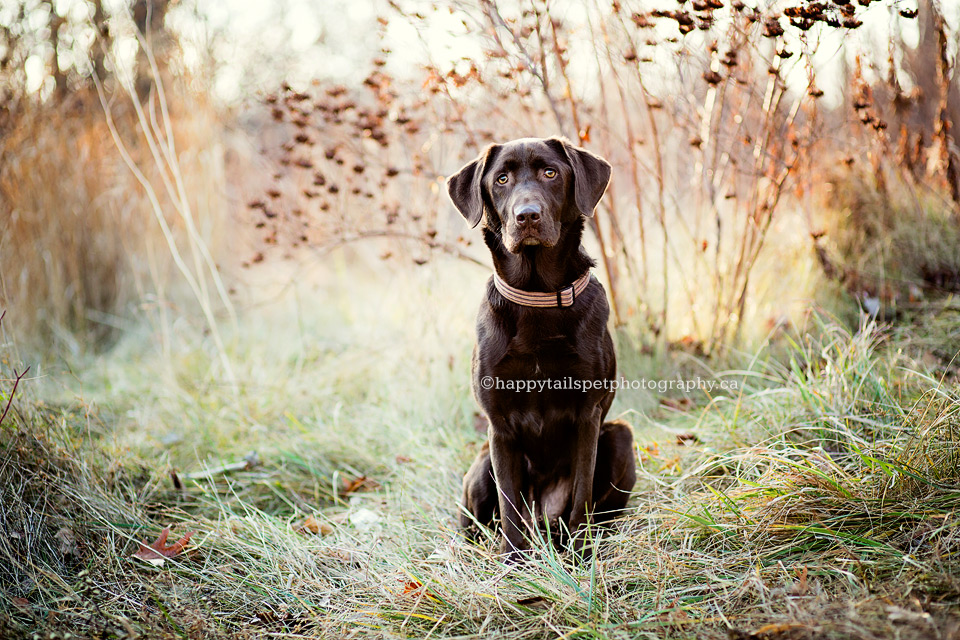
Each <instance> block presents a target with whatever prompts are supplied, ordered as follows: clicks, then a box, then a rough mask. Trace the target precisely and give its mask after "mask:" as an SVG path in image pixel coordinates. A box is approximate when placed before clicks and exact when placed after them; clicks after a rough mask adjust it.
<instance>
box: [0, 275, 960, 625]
mask: <svg viewBox="0 0 960 640" xmlns="http://www.w3.org/2000/svg"><path fill="white" fill-rule="evenodd" d="M461 271H462V270H458V269H453V268H450V267H449V266H447V268H439V269H437V270H435V271H432V270H429V269H426V270H424V269H421V270H417V271H416V272H414V273H413V274H412V275H411V274H409V273H396V274H394V275H392V276H389V277H387V279H386V280H385V281H383V282H381V283H380V284H379V285H378V286H371V285H370V283H367V284H366V285H364V283H363V282H358V281H357V280H356V278H355V277H354V278H352V279H343V280H340V281H337V280H336V279H335V280H334V281H333V283H332V284H331V283H327V285H326V286H325V287H324V288H323V289H321V290H320V291H318V292H316V293H311V289H310V288H309V287H306V286H303V285H300V286H298V287H295V288H297V295H296V296H292V297H290V298H289V299H288V300H287V302H286V303H285V305H286V306H280V307H275V308H272V309H264V310H263V311H262V312H261V313H257V314H249V315H248V316H247V317H246V318H245V319H244V324H243V326H242V327H241V329H240V331H241V334H242V335H243V336H245V338H244V339H242V340H239V341H236V342H233V344H234V345H235V346H234V348H235V349H236V351H235V352H234V353H232V354H231V355H232V357H233V359H234V361H235V362H237V363H242V364H238V371H237V374H238V379H239V380H240V381H241V385H242V390H241V393H240V394H239V395H235V394H234V393H233V392H232V391H230V390H229V389H228V388H225V387H223V386H222V385H221V384H218V381H217V377H216V374H215V372H211V370H210V369H209V366H208V362H209V355H207V354H205V352H206V351H207V350H209V348H210V345H209V338H203V337H202V335H200V333H198V334H197V335H195V336H190V335H188V336H184V346H182V347H181V348H180V349H179V350H178V351H177V352H176V353H175V354H174V355H173V361H172V362H169V361H167V360H166V356H164V355H163V354H161V353H157V352H153V351H152V350H151V349H149V348H148V349H146V350H145V349H144V348H143V347H142V346H140V345H142V344H144V343H143V341H142V340H141V339H139V338H138V336H136V335H132V336H131V337H130V340H129V341H124V342H123V343H121V344H120V345H119V348H118V350H116V351H115V352H114V354H113V355H112V356H105V357H101V358H99V359H98V360H97V361H96V362H95V363H93V362H91V363H88V364H89V365H95V366H89V367H88V368H86V369H85V370H86V371H87V372H88V373H86V374H84V375H83V376H82V377H81V379H80V380H79V381H78V382H69V381H63V385H64V386H65V387H66V388H64V387H60V388H61V391H60V392H59V393H56V389H57V385H51V384H49V382H50V381H48V383H47V384H45V385H44V387H42V388H38V387H37V386H36V383H34V384H33V385H31V386H28V387H27V390H26V395H21V396H19V397H18V398H17V400H16V407H17V410H16V411H15V412H12V413H11V417H8V419H7V421H6V422H5V423H4V424H3V425H2V426H0V438H2V449H0V480H2V482H0V486H2V487H3V491H4V495H3V504H4V505H5V506H6V508H5V510H4V515H3V517H4V519H5V521H4V523H3V525H4V531H5V532H6V536H5V537H4V538H3V539H2V541H0V558H2V561H0V566H2V567H4V568H3V571H2V574H0V598H2V601H3V604H2V606H3V613H2V617H0V620H2V624H3V625H4V627H3V628H4V632H5V633H6V634H7V635H11V636H17V635H26V634H27V633H28V632H31V631H37V632H39V633H41V634H52V635H56V634H63V633H66V632H70V633H74V634H77V633H79V634H82V635H93V636H96V635H100V636H103V637H134V636H137V635H139V636H141V637H186V638H214V637H246V636H249V637H263V636H264V635H266V634H273V635H274V636H275V637H372V638H392V637H438V638H448V637H494V636H495V637H510V638H547V637H561V636H562V637H591V638H635V637H670V638H675V637H690V638H693V637H697V638H725V637H736V638H824V637H828V638H829V637H836V638H840V637H844V638H849V637H855V638H883V637H891V636H892V635H894V634H897V635H899V637H903V638H928V637H943V638H949V637H955V634H956V633H957V631H958V625H960V584H958V583H957V580H956V576H957V575H958V571H960V567H958V565H957V558H958V551H960V538H958V537H957V534H956V531H957V530H958V529H957V525H958V524H960V523H958V522H957V513H958V507H960V499H958V497H957V496H958V495H960V476H958V475H957V469H958V464H957V463H958V460H957V451H958V450H960V449H958V446H957V444H958V443H957V439H958V438H960V413H958V412H960V402H958V398H957V396H956V386H955V381H953V380H952V379H951V381H950V382H949V384H941V383H940V382H939V381H938V380H937V379H936V378H931V377H928V376H927V375H926V374H924V371H927V370H928V367H927V366H926V365H924V364H923V356H922V353H921V351H920V350H918V348H917V346H918V344H919V343H911V344H910V345H908V347H907V348H905V349H903V350H902V352H901V353H899V354H898V353H897V351H898V347H899V346H901V345H902V344H904V343H902V342H898V341H894V338H892V337H890V336H886V335H885V334H884V333H883V332H881V331H879V330H878V329H877V328H876V327H873V326H870V327H867V328H866V329H865V330H864V331H861V332H859V333H856V334H850V333H848V332H846V331H845V330H842V329H840V328H838V327H836V326H834V325H830V324H826V325H823V326H822V327H821V330H820V335H821V336H822V337H821V338H818V339H814V338H811V337H801V336H796V337H795V339H796V343H795V344H794V346H793V347H791V348H790V349H789V357H787V358H785V359H782V360H773V359H770V358H769V357H768V356H765V355H763V354H760V356H759V357H757V358H755V359H753V361H752V364H749V363H745V366H744V367H743V370H741V371H728V372H717V373H715V374H714V375H715V376H718V377H722V378H725V379H731V378H733V379H737V380H742V381H743V382H744V384H745V387H744V389H743V393H742V394H739V395H736V396H732V397H717V398H713V399H712V400H707V399H706V398H704V397H702V396H701V397H700V398H699V399H698V402H697V405H696V408H694V409H691V410H688V411H684V410H680V411H678V410H675V409H673V410H672V409H668V408H665V407H659V408H658V406H657V404H656V403H655V402H650V401H649V399H645V398H642V397H637V396H630V395H629V394H621V396H620V397H619V398H618V403H617V405H615V408H614V411H615V412H617V411H619V412H624V411H625V412H626V415H627V417H628V418H629V419H630V420H632V421H633V422H634V424H635V425H636V426H637V431H638V467H639V470H640V482H639V483H638V486H637V490H636V495H635V497H634V499H633V501H632V502H631V505H632V506H633V507H634V508H633V509H632V511H631V513H630V515H629V516H628V517H627V518H625V519H624V521H623V522H622V523H620V525H619V526H618V527H617V529H616V530H615V531H613V532H611V533H610V534H608V535H606V536H605V537H604V539H603V540H602V541H601V543H600V544H599V546H598V549H599V550H598V553H597V555H596V557H595V558H593V559H592V561H591V562H589V563H587V564H584V565H575V564H573V563H572V561H571V559H570V558H569V557H568V556H567V555H565V554H563V553H559V552H557V551H555V550H553V549H551V548H550V547H549V546H545V545H543V544H539V543H537V544H535V551H534V553H533V557H532V558H531V559H530V561H529V562H528V563H527V564H526V565H524V566H522V567H509V566H506V565H504V564H503V563H502V562H501V561H500V560H499V559H498V558H497V557H496V556H495V555H494V554H493V550H494V549H495V548H496V547H495V544H494V541H493V540H492V539H491V540H487V541H486V542H484V543H483V544H481V545H480V546H473V545H470V544H468V543H466V542H464V541H462V540H460V539H459V538H458V537H457V534H456V531H455V516H456V497H457V495H458V484H459V474H460V473H462V471H463V470H464V469H465V468H466V466H467V464H468V463H469V459H470V456H471V455H472V452H473V451H475V449H476V447H477V446H478V443H479V440H480V438H481V436H478V435H477V434H476V432H475V431H474V429H473V411H474V404H473V401H472V400H471V399H470V398H469V393H468V390H467V380H468V373H467V372H468V368H469V364H468V362H469V349H470V341H471V337H470V336H471V327H470V324H471V320H472V317H471V316H472V308H473V304H474V302H475V301H474V300H473V298H474V297H475V296H473V295H472V293H473V292H475V291H476V290H478V288H479V286H480V282H481V281H482V279H483V278H484V274H483V273H482V272H481V271H480V270H472V271H465V272H461ZM317 294H322V295H323V296H324V297H323V299H324V301H325V304H324V305H322V309H323V310H322V311H320V312H319V313H310V312H308V311H306V309H308V308H309V306H307V305H304V304H303V303H302V302H298V300H304V299H308V296H310V295H317ZM381 305H385V306H381ZM314 308H317V307H314ZM379 308H389V309H392V310H393V311H392V312H391V313H390V314H387V315H382V314H381V315H380V316H376V317H375V316H374V314H372V313H371V310H373V309H379ZM423 309H430V310H431V312H430V313H429V314H424V313H423V312H422V310H423ZM918 322H919V320H918ZM412 326H415V327H416V330H415V331H411V327H412ZM924 326H927V325H925V324H924V325H918V327H915V328H914V330H913V332H912V333H913V335H919V334H920V333H921V329H922V328H923V327H924ZM931 326H934V327H936V325H931ZM331 327H334V328H335V329H333V330H331V329H330V328H331ZM938 332H939V329H937V330H936V331H933V330H931V332H930V337H929V339H930V340H934V339H935V337H936V336H937V335H942V334H939V333H938ZM897 340H899V338H897ZM188 343H189V344H188ZM628 343H629V341H622V344H628ZM622 349H623V347H622ZM621 360H622V361H623V362H624V366H623V367H622V370H623V372H624V374H625V375H627V376H629V377H640V376H642V375H648V376H651V377H659V376H664V377H667V376H668V375H673V372H674V371H676V369H675V368H674V367H675V366H677V365H674V364H671V363H669V362H662V361H661V362H657V361H654V360H649V359H647V360H643V359H642V358H639V357H638V356H636V355H634V354H630V353H622V357H621ZM684 366H686V365H684ZM941 366H948V362H943V363H941ZM5 371H6V372H9V365H8V368H7V369H5ZM4 377H9V376H4ZM31 388H32V389H33V391H32V392H31V391H30V389H31ZM3 389H4V393H7V392H8V390H9V385H4V387H3ZM38 393H39V394H40V395H41V396H42V397H46V398H48V403H47V404H42V403H41V404H37V399H38V396H37V395H36V394H38ZM77 394H80V395H77ZM58 397H59V400H57V398H58ZM77 398H84V400H83V401H80V400H78V399H77ZM680 432H692V433H694V434H696V436H697V438H698V441H697V442H691V441H690V440H689V439H687V440H686V442H687V443H688V444H687V445H686V446H681V445H678V444H677V435H676V434H677V433H680ZM250 449H255V450H256V451H257V454H258V456H259V459H260V461H261V463H260V464H259V465H255V466H251V467H248V468H234V469H233V470H227V469H224V468H223V463H224V462H227V463H229V462H232V461H235V460H241V459H242V458H243V456H244V454H246V452H247V451H248V450H250ZM174 475H175V476H176V481H174V479H173V478H174ZM364 477H365V478H366V479H367V480H366V481H364V482H358V481H359V480H360V479H361V478H364ZM177 483H179V486H180V488H177ZM310 516H313V517H314V518H316V521H317V522H318V529H319V531H320V532H321V533H320V534H317V535H314V534H311V533H304V532H303V531H302V530H301V529H300V525H301V524H302V523H303V521H304V519H305V518H307V517H310ZM167 525H172V526H173V527H174V535H178V534H182V533H184V532H186V531H196V532H197V534H196V535H194V536H193V539H192V541H193V543H194V547H193V551H192V552H191V553H188V554H186V555H183V556H180V557H178V558H175V559H173V560H168V561H167V562H166V563H165V564H164V565H163V566H160V567H157V566H152V565H149V564H147V563H145V562H143V561H140V560H138V559H136V558H132V557H131V555H132V554H133V552H134V551H136V550H137V544H136V541H137V540H147V539H152V538H154V537H155V536H156V535H157V533H158V532H159V530H160V528H161V527H163V526H167Z"/></svg>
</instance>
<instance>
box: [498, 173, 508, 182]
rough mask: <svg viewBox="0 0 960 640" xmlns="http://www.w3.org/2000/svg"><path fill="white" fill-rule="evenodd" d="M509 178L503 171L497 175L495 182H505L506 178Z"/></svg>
mask: <svg viewBox="0 0 960 640" xmlns="http://www.w3.org/2000/svg"><path fill="white" fill-rule="evenodd" d="M509 179H510V176H508V175H507V174H505V173H501V174H500V175H498V176H497V184H507V180H509Z"/></svg>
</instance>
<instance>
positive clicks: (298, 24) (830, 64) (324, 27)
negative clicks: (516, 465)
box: [0, 0, 960, 103]
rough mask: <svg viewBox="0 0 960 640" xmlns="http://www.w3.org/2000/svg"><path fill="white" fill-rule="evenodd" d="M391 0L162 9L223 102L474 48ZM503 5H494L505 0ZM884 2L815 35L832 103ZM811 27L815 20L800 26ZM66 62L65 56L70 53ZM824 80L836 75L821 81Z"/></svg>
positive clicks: (84, 43) (884, 23)
mask: <svg viewBox="0 0 960 640" xmlns="http://www.w3.org/2000/svg"><path fill="white" fill-rule="evenodd" d="M758 1H760V2H763V0H758ZM401 2H402V5H403V6H404V7H405V8H407V9H408V10H410V11H414V10H416V11H422V12H423V13H425V14H426V15H427V16H428V20H426V21H424V22H417V26H416V27H414V23H413V21H411V20H408V19H405V18H404V17H403V16H398V15H397V13H396V11H395V10H393V9H391V8H390V6H389V3H388V2H387V0H279V1H277V2H269V1H267V2H265V1H263V0H219V1H211V0H194V1H189V0H181V1H180V2H179V3H176V4H175V5H173V6H172V7H171V9H170V10H169V12H168V24H169V26H170V27H171V28H172V29H173V30H175V31H176V32H178V33H179V34H181V43H182V46H183V49H184V56H183V62H184V64H186V65H187V66H188V67H190V68H192V69H193V70H195V71H196V70H198V69H199V68H200V67H201V65H202V64H204V61H205V60H209V59H210V56H209V54H212V56H213V59H214V60H215V61H216V73H215V76H214V85H213V87H212V88H213V91H214V93H215V95H216V96H217V97H218V98H220V99H221V100H223V101H225V102H228V103H230V102H235V101H237V100H241V99H243V98H246V97H249V96H252V95H255V94H256V93H257V92H259V91H262V90H264V89H269V88H272V87H275V86H277V85H278V84H279V83H280V82H281V81H284V80H286V81H289V82H291V83H292V84H294V85H303V84H305V83H306V82H308V81H309V80H311V79H313V78H326V79H332V80H335V81H336V80H344V79H347V78H350V77H356V76H357V74H358V73H366V72H367V71H369V69H370V61H371V59H372V58H373V57H374V56H376V55H377V54H378V52H379V50H380V48H381V47H383V46H385V47H388V48H389V49H391V50H392V54H391V55H390V56H388V62H389V66H388V69H389V70H390V71H391V72H393V73H394V74H397V75H405V74H407V73H410V72H413V71H416V68H417V67H418V66H419V65H421V64H423V63H424V62H425V61H426V60H427V59H428V58H430V59H433V60H434V61H436V62H437V63H439V64H440V65H441V66H443V65H449V64H451V63H453V62H454V61H456V60H459V59H461V58H462V57H463V56H468V57H479V56H481V55H482V51H481V47H480V42H479V39H478V38H472V37H470V34H469V33H468V31H467V29H466V27H464V25H463V24H462V23H461V16H460V15H451V14H450V12H448V11H446V10H440V11H431V10H430V6H431V4H433V3H431V2H428V1H427V0H401ZM747 2H748V3H749V0H747ZM916 2H917V0H894V7H895V8H896V9H897V10H899V9H901V8H914V7H916ZM54 4H55V6H56V10H57V12H58V13H59V14H60V15H64V16H67V19H68V21H73V22H75V23H78V24H79V23H83V22H84V20H85V18H86V16H88V15H90V14H92V11H93V9H92V5H91V4H90V3H89V2H87V1H86V0H55V3H54ZM125 4H126V2H125V0H105V5H106V7H107V10H108V13H115V12H119V10H120V9H121V8H122V7H123V6H125ZM509 4H510V3H509V2H505V3H504V5H505V6H508V5H509ZM647 4H648V5H649V6H663V7H668V8H674V7H676V6H677V4H676V0H649V1H648V2H647ZM790 4H795V3H790ZM27 6H28V7H29V8H28V10H27V15H28V19H29V21H31V22H34V21H35V22H37V25H35V26H36V27H37V28H42V25H44V24H45V23H46V21H47V14H46V11H47V9H46V6H45V5H43V4H42V3H41V1H40V0H28V3H27ZM942 6H943V7H944V10H945V11H946V14H947V16H946V17H947V19H948V21H949V22H950V23H951V26H954V25H956V24H957V20H958V16H960V0H942ZM583 7H584V4H583V2H582V1H581V0H553V1H552V3H551V8H552V10H553V11H555V12H556V13H557V14H558V15H560V16H561V17H563V18H564V19H565V21H566V23H567V24H568V25H570V26H573V27H574V30H573V32H572V34H573V35H572V42H571V51H573V52H576V51H578V50H579V51H581V52H583V51H584V48H583V47H584V46H585V45H584V41H583V40H580V48H579V49H577V42H578V33H579V36H580V37H581V38H583V36H585V30H586V26H585V20H584V10H583ZM889 7H890V3H889V2H874V3H873V4H872V5H871V6H870V7H869V8H867V9H866V10H863V11H861V13H860V15H861V18H862V19H863V21H864V23H865V26H864V27H863V28H861V29H858V30H856V31H853V32H847V33H844V32H842V31H840V32H837V31H834V32H831V33H829V34H828V35H826V36H824V39H823V42H822V44H821V46H820V47H818V54H817V56H816V58H815V61H814V63H815V65H816V66H817V68H818V69H819V70H822V71H824V72H825V73H821V74H820V77H821V82H820V84H821V88H822V89H824V90H825V91H826V92H827V95H826V100H827V102H828V103H829V102H831V101H835V100H836V99H837V97H838V96H839V93H840V91H841V90H842V89H843V88H842V87H840V86H839V84H838V83H839V79H840V75H839V74H837V73H831V71H830V70H831V69H832V68H833V69H839V67H840V64H841V62H842V57H843V53H842V49H841V42H842V41H843V40H844V39H846V40H847V42H849V43H851V45H853V46H850V47H848V52H847V55H848V56H851V55H852V53H853V52H854V51H855V50H856V49H858V48H860V47H863V48H866V49H868V50H872V51H874V52H875V59H879V60H881V61H882V60H884V59H885V56H886V42H887V34H888V28H889V24H890V21H891V11H890V8H889ZM14 13H15V12H14V8H13V7H12V6H11V5H10V4H7V3H4V2H3V0H0V23H6V24H9V23H10V22H11V21H12V20H13V16H14ZM381 15H382V16H387V17H389V18H390V26H389V27H388V28H387V30H386V33H385V37H384V39H383V40H382V41H381V40H380V39H379V30H378V25H377V22H376V18H377V16H381ZM198 17H199V18H200V19H198ZM116 22H117V24H116V25H115V28H114V29H113V32H114V35H115V38H116V43H115V45H114V51H113V54H114V56H115V58H116V59H117V60H118V63H119V64H120V65H121V67H123V66H126V67H129V65H130V64H132V60H133V57H134V54H135V52H136V44H135V42H134V40H133V33H132V31H131V30H130V28H129V26H130V25H129V24H127V25H126V27H127V28H126V29H124V25H123V24H122V22H123V21H116ZM662 22H663V23H662V24H661V25H659V26H658V29H660V30H662V31H663V32H669V31H670V30H671V29H672V31H673V32H675V31H676V27H675V25H672V24H670V22H671V21H669V20H665V21H662ZM578 24H579V25H580V26H579V27H578V26H577V25H578ZM902 24H903V25H904V35H905V38H906V42H907V44H909V45H912V44H915V43H916V41H917V30H916V26H915V25H916V21H913V20H907V21H902ZM418 30H419V33H418ZM787 32H788V34H792V33H795V30H792V29H788V30H787ZM819 32H820V29H819V27H818V28H815V29H813V30H811V31H810V32H809V34H811V35H814V34H816V33H819ZM69 37H71V38H74V39H75V40H76V41H77V43H78V45H79V49H80V50H84V48H85V47H88V46H89V44H88V43H89V42H92V39H93V34H92V33H87V32H83V31H82V30H80V29H77V30H76V31H75V32H72V31H71V32H70V35H69ZM698 38H699V33H698V32H696V31H695V32H693V33H691V34H690V35H689V36H687V38H686V41H687V43H688V46H689V47H690V48H692V49H702V48H703V46H704V45H703V44H700V45H699V46H698V44H697V43H698ZM788 48H791V49H795V50H799V48H800V45H799V43H797V42H796V41H794V42H792V43H789V44H788ZM50 53H51V52H47V53H46V55H44V54H43V52H41V53H39V54H36V55H33V56H31V57H30V58H29V59H27V60H26V62H25V70H26V73H27V85H28V88H30V89H31V90H33V91H37V90H41V89H43V90H44V91H47V90H49V86H48V85H49V82H48V80H49V79H48V78H45V75H46V73H45V65H46V64H47V63H46V62H45V58H46V59H49V57H50ZM672 55H673V54H672V52H671V51H669V50H668V49H665V48H664V49H662V50H660V51H658V52H656V53H655V62H656V64H655V65H654V67H655V68H654V69H653V70H652V71H656V68H657V67H659V68H661V69H663V70H667V73H669V67H670V66H671V65H670V62H671V60H670V58H671V56H672ZM67 62H68V64H69V62H70V61H67ZM62 63H63V61H61V64H62ZM933 63H934V61H931V64H933ZM571 73H573V74H574V75H576V76H579V77H580V78H581V79H583V80H585V81H584V82H577V83H575V84H576V85H578V86H582V87H589V86H590V84H591V83H590V82H589V78H590V74H594V73H596V70H595V66H594V62H593V61H592V56H590V55H581V56H579V57H578V56H576V55H574V56H573V59H572V62H571ZM651 75H653V76H655V75H657V74H656V73H652V74H651ZM830 78H835V79H836V81H835V82H832V83H831V82H830ZM789 82H790V83H791V84H793V85H795V86H801V87H802V86H804V85H805V70H804V69H803V68H802V67H799V68H797V69H795V70H794V72H793V74H792V76H790V77H789ZM831 84H832V86H831Z"/></svg>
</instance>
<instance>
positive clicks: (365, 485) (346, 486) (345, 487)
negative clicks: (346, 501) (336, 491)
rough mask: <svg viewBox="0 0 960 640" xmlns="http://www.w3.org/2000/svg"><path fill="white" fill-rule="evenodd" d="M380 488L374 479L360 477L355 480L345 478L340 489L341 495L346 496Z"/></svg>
mask: <svg viewBox="0 0 960 640" xmlns="http://www.w3.org/2000/svg"><path fill="white" fill-rule="evenodd" d="M379 488H380V483H379V482H377V481H376V480H374V479H373V478H369V477H367V476H358V477H356V478H354V479H353V480H349V479H347V478H344V480H343V483H342V484H341V487H340V493H342V494H344V495H346V494H348V493H355V492H357V491H373V490H374V489H379Z"/></svg>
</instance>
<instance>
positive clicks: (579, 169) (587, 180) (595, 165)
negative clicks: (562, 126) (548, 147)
mask: <svg viewBox="0 0 960 640" xmlns="http://www.w3.org/2000/svg"><path fill="white" fill-rule="evenodd" d="M548 142H551V143H553V144H554V145H557V146H560V147H561V148H562V150H563V153H564V155H566V156H567V160H568V161H569V162H570V166H571V167H573V198H574V201H575V202H576V204H577V209H579V210H580V213H581V214H583V215H585V216H587V217H588V218H592V217H593V210H594V209H596V208H597V203H599V202H600V198H602V197H603V193H604V191H606V190H607V185H608V184H609V183H610V163H609V162H607V161H606V160H604V159H603V158H601V157H600V156H598V155H595V154H593V153H590V152H589V151H587V150H586V149H581V148H580V147H577V146H574V145H573V144H572V143H571V142H570V141H569V140H567V139H565V138H551V139H550V140H549V141H548Z"/></svg>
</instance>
